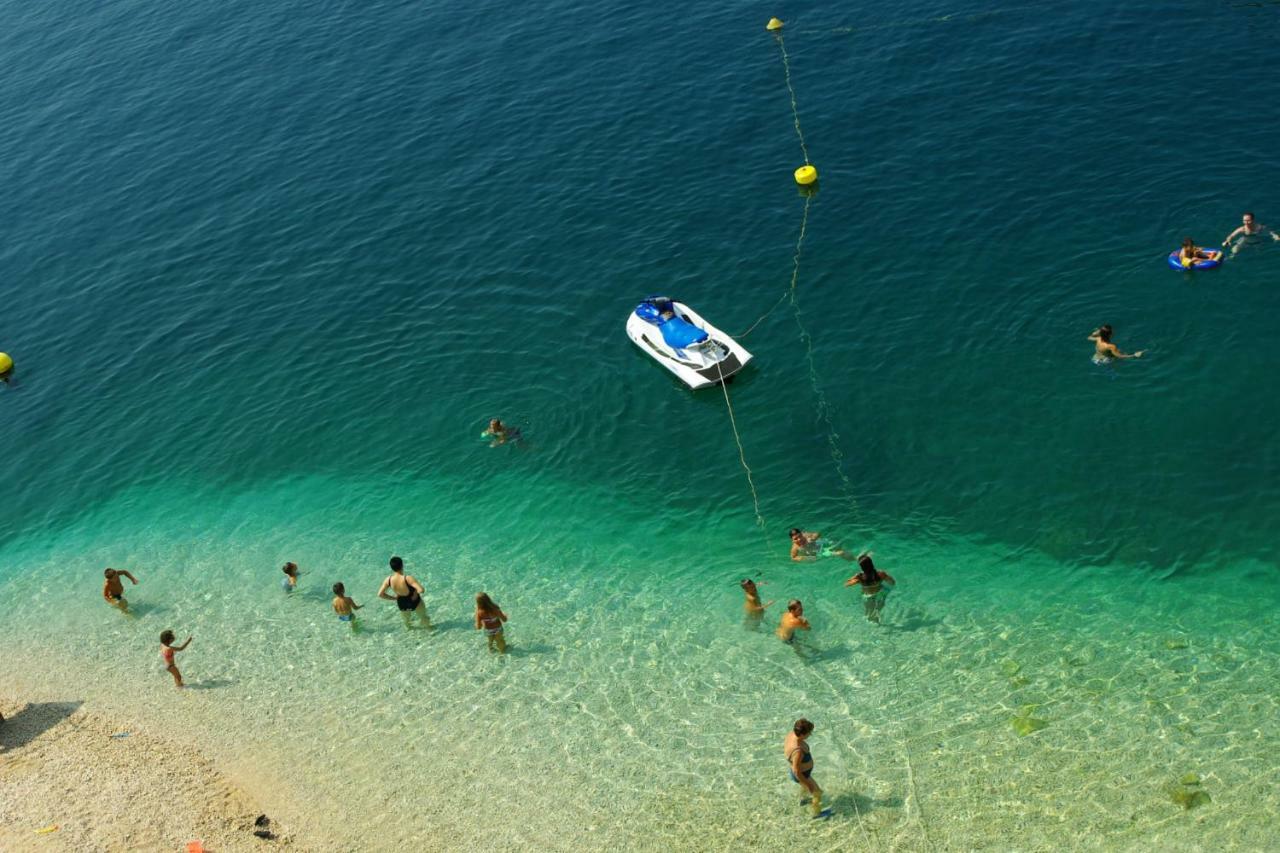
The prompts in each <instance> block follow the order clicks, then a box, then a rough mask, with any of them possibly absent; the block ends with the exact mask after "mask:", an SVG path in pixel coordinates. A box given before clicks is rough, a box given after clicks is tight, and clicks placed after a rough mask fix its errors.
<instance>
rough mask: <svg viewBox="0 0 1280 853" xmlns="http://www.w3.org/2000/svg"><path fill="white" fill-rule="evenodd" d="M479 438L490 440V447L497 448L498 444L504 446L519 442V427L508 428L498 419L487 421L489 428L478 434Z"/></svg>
mask: <svg viewBox="0 0 1280 853" xmlns="http://www.w3.org/2000/svg"><path fill="white" fill-rule="evenodd" d="M480 437H481V438H492V439H493V441H492V442H490V443H489V446H490V447H497V446H498V445H499V444H506V443H507V442H508V441H519V440H520V437H521V436H520V427H509V426H507V425H506V424H504V423H503V422H502V421H501V420H499V419H498V418H493V419H492V420H490V421H489V428H488V429H486V430H485V431H484V432H482V433H480Z"/></svg>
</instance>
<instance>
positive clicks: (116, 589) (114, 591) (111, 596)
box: [102, 569, 138, 613]
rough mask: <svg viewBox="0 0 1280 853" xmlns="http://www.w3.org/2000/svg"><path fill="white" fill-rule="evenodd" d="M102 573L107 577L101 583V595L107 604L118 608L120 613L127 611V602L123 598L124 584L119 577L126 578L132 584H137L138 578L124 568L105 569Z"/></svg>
mask: <svg viewBox="0 0 1280 853" xmlns="http://www.w3.org/2000/svg"><path fill="white" fill-rule="evenodd" d="M102 575H103V577H105V578H106V579H107V580H106V582H105V583H103V584H102V597H103V598H104V599H106V601H107V604H110V605H111V606H112V607H115V608H117V609H119V611H120V612H121V613H128V612H129V602H127V601H125V599H124V584H123V583H122V582H121V581H120V578H122V577H124V578H128V579H129V580H130V581H132V582H133V585H134V586H137V585H138V579H137V578H135V577H134V576H133V575H131V574H129V573H128V572H126V571H125V570H124V569H107V570H106V571H105V572H103V573H102Z"/></svg>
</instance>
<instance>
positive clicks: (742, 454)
mask: <svg viewBox="0 0 1280 853" xmlns="http://www.w3.org/2000/svg"><path fill="white" fill-rule="evenodd" d="M716 374H717V375H718V376H719V377H720V390H721V391H723V392H724V405H725V408H726V409H728V410H729V426H730V427H731V428H732V429H733V440H734V443H736V444H737V445H738V461H739V462H741V463H742V470H743V471H746V472H747V485H748V486H750V487H751V503H752V505H753V506H754V507H755V511H756V527H759V528H760V529H761V530H764V516H762V515H761V514H760V495H759V493H757V492H756V481H755V477H753V476H752V475H751V466H750V465H748V464H747V453H746V451H745V450H743V449H742V436H740V435H739V434H738V419H737V418H735V417H734V415H733V403H732V402H730V400H729V386H728V385H726V384H725V381H724V371H723V370H721V369H720V362H719V361H717V362H716Z"/></svg>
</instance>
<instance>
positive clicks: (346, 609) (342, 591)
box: [333, 583, 360, 631]
mask: <svg viewBox="0 0 1280 853" xmlns="http://www.w3.org/2000/svg"><path fill="white" fill-rule="evenodd" d="M359 609H360V605H359V604H356V602H355V599H353V598H352V597H351V596H349V595H347V589H346V587H344V586H343V585H342V584H341V583H335V584H334V585H333V612H334V613H337V614H338V621H339V622H350V623H351V630H352V631H354V630H355V629H356V611H357V610H359Z"/></svg>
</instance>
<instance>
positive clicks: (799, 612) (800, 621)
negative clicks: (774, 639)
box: [778, 598, 812, 646]
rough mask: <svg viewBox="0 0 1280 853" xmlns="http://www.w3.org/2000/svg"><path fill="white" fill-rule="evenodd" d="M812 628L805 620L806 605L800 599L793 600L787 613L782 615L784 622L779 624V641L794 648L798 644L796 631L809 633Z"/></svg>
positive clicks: (788, 604) (789, 603)
mask: <svg viewBox="0 0 1280 853" xmlns="http://www.w3.org/2000/svg"><path fill="white" fill-rule="evenodd" d="M811 628H812V626H811V625H810V624H809V620H808V619H806V618H804V605H803V604H801V603H800V599H798V598H793V599H791V601H790V602H788V603H787V612H786V613H783V614H782V621H781V622H779V623H778V639H779V640H781V641H782V642H784V643H786V644H787V645H788V646H792V645H795V642H796V631H808V630H810V629H811Z"/></svg>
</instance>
